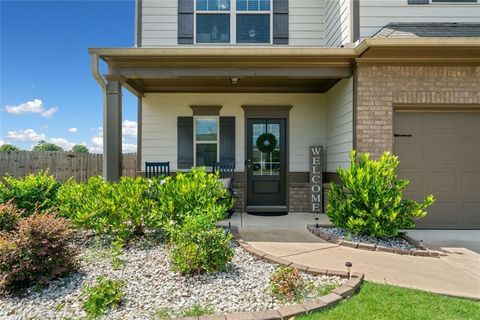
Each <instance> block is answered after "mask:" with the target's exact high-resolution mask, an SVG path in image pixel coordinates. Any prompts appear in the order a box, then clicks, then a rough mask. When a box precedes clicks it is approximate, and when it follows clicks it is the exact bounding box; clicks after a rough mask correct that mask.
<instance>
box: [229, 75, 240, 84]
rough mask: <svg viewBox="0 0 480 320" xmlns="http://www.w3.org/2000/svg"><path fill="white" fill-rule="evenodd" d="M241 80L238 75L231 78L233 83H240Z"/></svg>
mask: <svg viewBox="0 0 480 320" xmlns="http://www.w3.org/2000/svg"><path fill="white" fill-rule="evenodd" d="M239 80H240V79H238V78H237V77H232V78H230V81H231V82H232V84H238V81H239Z"/></svg>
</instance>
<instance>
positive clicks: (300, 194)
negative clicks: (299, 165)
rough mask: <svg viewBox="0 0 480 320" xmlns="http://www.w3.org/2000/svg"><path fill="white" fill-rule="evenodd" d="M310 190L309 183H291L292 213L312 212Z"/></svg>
mask: <svg viewBox="0 0 480 320" xmlns="http://www.w3.org/2000/svg"><path fill="white" fill-rule="evenodd" d="M309 188H310V184H309V183H298V182H295V183H294V182H292V183H290V189H289V191H290V195H289V197H290V206H289V207H290V210H289V211H290V212H310V190H309Z"/></svg>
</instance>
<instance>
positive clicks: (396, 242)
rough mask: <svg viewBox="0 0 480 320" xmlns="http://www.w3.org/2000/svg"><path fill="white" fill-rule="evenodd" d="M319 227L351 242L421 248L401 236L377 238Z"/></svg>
mask: <svg viewBox="0 0 480 320" xmlns="http://www.w3.org/2000/svg"><path fill="white" fill-rule="evenodd" d="M318 229H319V230H320V231H322V232H324V233H327V234H333V235H334V236H336V237H338V238H340V239H343V240H347V241H351V242H363V243H368V244H375V245H377V246H384V247H388V248H394V249H401V250H417V249H419V248H417V247H415V246H413V245H412V244H410V243H409V242H407V240H405V239H403V238H401V237H396V238H387V239H383V238H375V237H369V236H357V235H354V234H350V233H349V232H348V231H346V230H345V229H342V228H334V227H329V228H325V227H319V228H318Z"/></svg>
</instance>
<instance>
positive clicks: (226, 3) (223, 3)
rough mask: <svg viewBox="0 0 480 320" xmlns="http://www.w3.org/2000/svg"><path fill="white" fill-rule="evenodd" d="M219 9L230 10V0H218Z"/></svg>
mask: <svg viewBox="0 0 480 320" xmlns="http://www.w3.org/2000/svg"><path fill="white" fill-rule="evenodd" d="M219 7H220V10H222V11H228V10H230V0H220V2H219Z"/></svg>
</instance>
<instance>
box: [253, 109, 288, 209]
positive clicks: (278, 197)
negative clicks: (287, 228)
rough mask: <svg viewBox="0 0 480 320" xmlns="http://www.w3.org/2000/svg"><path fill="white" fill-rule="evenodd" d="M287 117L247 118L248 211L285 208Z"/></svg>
mask: <svg viewBox="0 0 480 320" xmlns="http://www.w3.org/2000/svg"><path fill="white" fill-rule="evenodd" d="M286 167H287V166H286V119H268V118H254V119H247V160H246V170H247V208H246V211H247V212H286V211H287V201H286Z"/></svg>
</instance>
